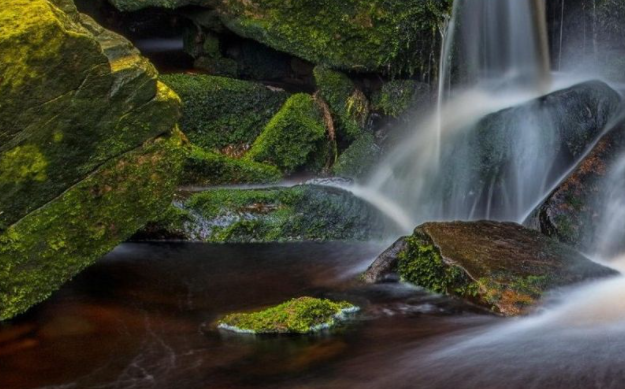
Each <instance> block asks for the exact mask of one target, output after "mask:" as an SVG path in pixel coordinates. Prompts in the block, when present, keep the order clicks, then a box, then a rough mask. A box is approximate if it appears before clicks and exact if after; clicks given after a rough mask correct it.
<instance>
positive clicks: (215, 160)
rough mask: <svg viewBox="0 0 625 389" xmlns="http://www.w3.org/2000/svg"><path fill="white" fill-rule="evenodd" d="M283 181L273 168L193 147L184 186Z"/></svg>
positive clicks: (187, 160) (185, 171)
mask: <svg viewBox="0 0 625 389" xmlns="http://www.w3.org/2000/svg"><path fill="white" fill-rule="evenodd" d="M281 178H282V174H281V173H280V171H279V170H278V169H277V168H275V167H274V166H271V165H266V164H262V163H257V162H253V161H248V160H242V159H234V158H230V157H227V156H225V155H221V154H217V153H214V152H210V151H205V150H203V149H201V148H199V147H193V148H192V150H191V152H190V153H189V156H188V157H187V159H186V162H185V167H184V173H183V176H182V179H181V182H180V183H181V184H182V185H200V186H205V185H222V184H261V183H273V182H277V181H279V180H280V179H281Z"/></svg>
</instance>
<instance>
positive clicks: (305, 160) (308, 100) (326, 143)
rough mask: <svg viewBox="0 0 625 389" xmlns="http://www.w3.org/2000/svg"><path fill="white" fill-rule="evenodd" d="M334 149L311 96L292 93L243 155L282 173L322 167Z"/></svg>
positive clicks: (314, 170) (316, 169) (317, 169)
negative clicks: (269, 165)
mask: <svg viewBox="0 0 625 389" xmlns="http://www.w3.org/2000/svg"><path fill="white" fill-rule="evenodd" d="M333 149H334V147H333V145H332V140H331V139H330V138H329V136H328V133H327V130H326V126H325V124H324V121H323V115H322V111H321V108H320V107H319V105H318V104H317V102H316V101H315V100H314V98H313V97H312V96H310V95H307V94H304V93H298V94H295V95H293V96H291V97H290V98H289V99H288V100H287V101H286V103H285V104H284V106H283V107H282V108H281V109H280V111H279V112H278V113H277V114H276V115H275V116H274V117H273V118H272V119H271V121H270V122H269V123H268V124H267V126H266V127H265V128H264V129H263V132H262V133H261V134H260V136H259V137H258V138H257V139H256V141H255V142H254V144H253V145H252V148H251V149H250V151H249V152H248V153H247V154H246V155H245V158H246V159H248V160H250V161H256V162H264V163H268V164H271V165H274V166H277V167H278V168H279V169H280V170H281V171H283V172H285V173H293V172H295V171H297V170H302V169H306V170H308V171H312V172H318V171H321V170H323V169H324V168H325V167H326V166H327V165H328V161H329V158H330V155H331V153H332V150H333Z"/></svg>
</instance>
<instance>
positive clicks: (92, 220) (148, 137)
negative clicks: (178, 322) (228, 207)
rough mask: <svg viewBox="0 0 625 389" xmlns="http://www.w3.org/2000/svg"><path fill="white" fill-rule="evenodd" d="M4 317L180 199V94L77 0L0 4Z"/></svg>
mask: <svg viewBox="0 0 625 389" xmlns="http://www.w3.org/2000/svg"><path fill="white" fill-rule="evenodd" d="M0 74H1V75H2V76H1V77H0V96H2V97H1V100H0V106H1V107H2V114H1V115H0V193H2V195H1V196H0V319H7V318H10V317H12V316H14V315H16V314H18V313H20V312H23V311H25V310H26V309H27V308H28V307H30V306H31V305H33V304H35V303H37V302H39V301H42V300H43V299H45V298H46V297H47V296H48V295H49V294H50V293H51V292H53V291H54V290H56V289H57V288H58V287H59V286H60V285H61V284H62V283H64V282H65V281H67V280H69V279H70V278H71V277H72V276H74V275H75V274H76V273H77V272H79V271H80V270H81V269H83V268H84V267H86V266H88V265H89V264H91V263H92V262H94V261H95V260H96V259H97V258H98V257H100V256H101V255H102V254H104V253H106V252H107V251H108V250H110V249H112V248H113V247H114V246H115V245H117V244H118V243H119V242H120V241H123V240H124V239H126V238H127V237H128V236H130V235H132V233H133V232H134V231H136V230H137V229H138V228H140V227H141V226H142V225H143V224H144V223H145V222H147V221H148V220H149V219H152V218H154V217H155V215H156V214H158V212H159V210H160V208H163V207H164V206H165V205H166V204H167V203H169V201H170V198H171V195H172V193H173V190H174V188H175V186H176V181H177V175H178V172H179V170H180V165H181V163H182V151H183V147H182V145H183V136H182V135H181V133H180V132H179V131H177V130H175V123H176V121H177V119H178V116H179V104H180V102H179V99H178V97H177V96H176V95H175V94H174V93H173V92H172V91H171V90H169V89H168V88H167V87H166V86H165V85H164V84H162V83H160V82H158V80H157V72H156V71H155V69H154V68H153V67H152V65H151V64H150V63H149V62H148V61H147V60H146V59H144V58H143V57H141V56H140V55H139V53H138V51H136V50H135V49H134V48H133V47H132V45H131V44H130V43H129V42H128V41H126V40H125V39H124V38H122V37H120V36H118V35H116V34H114V33H112V32H110V31H106V30H104V29H102V28H101V27H99V26H98V25H97V24H95V22H93V21H92V20H91V19H89V18H88V17H86V16H84V15H80V14H79V13H78V12H77V11H76V9H75V7H74V6H73V4H72V3H71V2H70V1H66V0H55V1H54V2H49V1H46V0H8V2H7V3H5V4H4V6H3V7H2V10H0Z"/></svg>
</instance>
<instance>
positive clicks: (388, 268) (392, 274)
mask: <svg viewBox="0 0 625 389" xmlns="http://www.w3.org/2000/svg"><path fill="white" fill-rule="evenodd" d="M407 248H408V243H407V242H406V239H405V238H400V239H398V240H397V241H396V242H395V243H393V245H392V246H391V247H389V248H388V249H386V250H385V251H384V252H383V253H382V254H380V255H378V257H377V258H376V259H375V261H374V262H373V263H372V264H371V266H369V268H368V269H367V271H366V272H365V273H364V274H363V280H364V281H365V282H367V283H370V284H377V283H381V282H394V281H398V280H399V277H398V275H397V273H396V270H397V261H398V259H399V255H400V254H401V253H402V252H403V251H404V250H406V249H407Z"/></svg>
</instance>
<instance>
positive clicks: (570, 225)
mask: <svg viewBox="0 0 625 389" xmlns="http://www.w3.org/2000/svg"><path fill="white" fill-rule="evenodd" d="M624 151H625V123H623V122H621V123H620V124H618V125H616V126H615V127H614V128H612V129H610V130H609V131H608V132H607V133H606V134H605V135H604V136H603V137H602V138H601V140H599V142H598V143H597V144H596V145H595V147H594V148H593V149H592V151H591V152H590V153H589V154H588V155H587V156H586V157H585V158H584V159H583V160H582V161H581V162H580V163H579V165H578V166H577V167H576V168H575V169H574V170H573V172H572V173H571V174H570V175H569V176H568V177H567V178H565V179H564V180H563V182H562V183H560V184H559V185H558V187H557V188H556V189H554V191H553V192H551V193H550V194H549V196H547V198H546V199H545V200H544V201H543V203H542V204H540V205H539V206H538V207H537V208H536V210H534V212H533V213H532V214H531V215H530V216H529V217H528V219H527V220H526V221H525V224H526V225H527V226H528V227H531V228H534V229H537V230H539V231H541V232H542V233H544V234H545V235H548V236H551V237H553V238H555V239H558V240H559V241H561V242H564V243H567V244H570V245H572V246H574V247H577V248H578V249H580V250H581V251H584V252H591V251H593V250H595V249H596V244H597V238H599V237H598V236H597V233H598V228H599V225H600V223H601V222H602V220H603V219H604V218H605V217H606V216H608V215H605V213H604V209H605V207H606V201H607V200H608V197H609V195H610V193H609V191H610V188H611V185H610V184H611V182H609V181H608V180H609V178H610V177H609V174H610V173H611V172H612V171H613V169H614V168H615V167H616V166H615V165H616V163H617V161H618V159H619V158H620V157H621V156H622V155H623V152H624Z"/></svg>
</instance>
